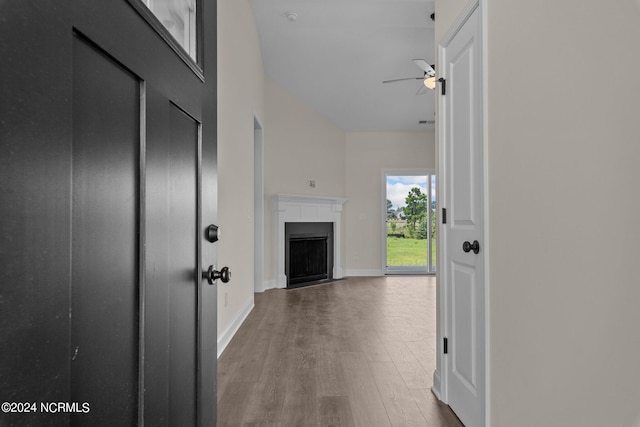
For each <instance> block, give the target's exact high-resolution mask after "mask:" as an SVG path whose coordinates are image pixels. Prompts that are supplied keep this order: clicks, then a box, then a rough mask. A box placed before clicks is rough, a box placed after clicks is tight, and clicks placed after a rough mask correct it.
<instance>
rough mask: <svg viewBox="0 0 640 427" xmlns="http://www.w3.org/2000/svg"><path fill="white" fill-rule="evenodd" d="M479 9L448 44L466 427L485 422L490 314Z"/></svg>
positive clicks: (454, 258)
mask: <svg viewBox="0 0 640 427" xmlns="http://www.w3.org/2000/svg"><path fill="white" fill-rule="evenodd" d="M479 18H480V13H479V10H478V9H476V10H475V11H474V12H473V13H472V14H471V15H470V17H469V18H468V20H467V21H466V22H465V23H464V24H463V25H462V27H461V28H460V30H459V31H458V32H457V33H456V35H455V36H454V37H453V38H452V39H451V42H450V43H448V44H447V45H446V46H445V47H444V50H443V59H444V61H443V63H442V66H441V71H442V73H441V74H442V77H443V78H444V79H445V84H446V86H445V89H446V93H445V95H444V97H443V98H442V107H444V108H443V110H444V113H445V114H444V129H443V131H444V135H443V137H444V145H445V157H446V172H445V173H446V183H445V188H446V190H445V191H446V192H447V197H446V201H447V202H446V203H447V204H448V206H447V217H448V218H447V223H446V225H445V235H446V257H445V260H444V261H445V263H446V264H444V267H445V269H446V272H445V273H444V275H443V278H444V282H445V292H446V301H447V302H446V308H445V310H446V330H445V334H446V335H445V336H446V337H447V343H448V346H447V347H448V349H447V350H448V351H447V354H445V355H444V358H445V359H446V364H445V365H446V368H445V370H446V381H447V400H448V403H449V405H450V406H451V408H452V409H453V410H454V412H455V413H456V414H457V415H458V417H459V418H460V420H461V421H462V422H463V423H464V424H465V426H467V427H474V426H483V425H484V399H485V396H484V394H485V372H484V371H485V341H484V340H485V330H484V325H485V313H484V307H485V305H484V304H485V302H484V295H485V292H484V236H483V230H484V218H483V213H484V211H483V209H484V208H483V176H484V170H483V161H484V156H483V142H482V76H481V64H482V63H481V52H480V47H481V41H480V31H479V30H480V25H479V24H480V23H479Z"/></svg>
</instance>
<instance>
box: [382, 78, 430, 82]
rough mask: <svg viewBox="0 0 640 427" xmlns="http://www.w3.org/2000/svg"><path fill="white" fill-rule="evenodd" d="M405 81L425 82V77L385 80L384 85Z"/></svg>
mask: <svg viewBox="0 0 640 427" xmlns="http://www.w3.org/2000/svg"><path fill="white" fill-rule="evenodd" d="M403 80H424V77H405V78H404V79H393V80H385V81H383V82H382V83H393V82H401V81H403Z"/></svg>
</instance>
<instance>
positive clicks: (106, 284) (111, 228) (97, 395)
mask: <svg viewBox="0 0 640 427" xmlns="http://www.w3.org/2000/svg"><path fill="white" fill-rule="evenodd" d="M139 120H140V112H139V82H138V80H137V79H136V78H135V77H134V76H132V75H131V74H130V73H129V72H128V71H126V70H124V69H123V68H121V67H120V66H119V65H117V64H115V63H114V62H113V61H112V60H110V59H109V58H107V57H106V56H105V55H104V54H103V53H101V52H99V51H97V50H96V49H94V48H93V47H92V46H90V45H88V44H87V43H86V42H85V41H84V40H81V39H79V38H78V37H74V42H73V166H72V168H73V180H72V245H71V246H72V271H71V350H72V355H71V401H74V402H88V403H89V404H92V405H93V406H92V407H91V410H90V412H89V413H88V414H77V415H74V416H72V419H74V418H75V419H82V421H83V422H90V423H91V424H92V425H114V424H117V425H125V424H134V423H135V422H136V420H137V399H138V327H139V319H138V303H139V299H138V290H139V280H138V276H139V273H138V235H139V233H138V231H139V228H138V206H139V179H138V169H139V166H138V164H139V151H140V145H139V135H140V129H139ZM104 396H109V399H110V405H109V406H105V405H99V404H98V402H101V401H104Z"/></svg>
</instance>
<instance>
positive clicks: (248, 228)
mask: <svg viewBox="0 0 640 427" xmlns="http://www.w3.org/2000/svg"><path fill="white" fill-rule="evenodd" d="M263 76H264V72H263V66H262V57H261V54H260V47H259V44H258V37H257V33H256V28H255V24H254V22H253V15H252V13H251V9H250V7H249V4H248V2H247V1H246V0H218V210H219V224H218V225H219V226H220V230H221V239H220V241H219V242H218V243H216V245H218V249H219V250H218V254H219V255H218V266H219V267H222V266H228V267H229V269H230V270H231V272H232V277H231V281H230V282H229V283H227V284H223V283H220V282H218V339H219V342H220V340H221V339H222V341H226V340H227V339H229V338H230V335H231V334H232V333H233V332H234V328H236V327H237V326H238V324H237V321H238V320H239V316H242V315H243V314H245V313H246V312H247V309H248V308H249V307H250V306H252V304H253V117H254V113H255V114H257V116H258V117H259V118H260V119H261V120H263V118H264V77H263ZM205 197H206V195H205ZM205 261H206V260H205ZM205 263H206V262H205ZM225 294H227V298H226V300H227V301H228V304H227V306H225ZM234 322H236V323H234ZM219 350H220V349H219Z"/></svg>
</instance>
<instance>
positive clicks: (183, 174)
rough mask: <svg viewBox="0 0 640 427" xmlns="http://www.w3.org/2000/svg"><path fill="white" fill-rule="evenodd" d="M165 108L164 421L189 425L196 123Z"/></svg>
mask: <svg viewBox="0 0 640 427" xmlns="http://www.w3.org/2000/svg"><path fill="white" fill-rule="evenodd" d="M169 105H170V106H169V110H170V113H169V126H170V130H169V135H170V136H169V159H170V162H169V170H168V174H169V230H168V232H169V402H170V411H169V420H170V425H195V422H196V386H197V384H196V368H197V363H196V360H197V356H196V351H197V328H196V322H197V295H198V292H197V290H198V286H199V285H200V278H199V277H196V274H194V273H195V271H196V269H197V266H198V261H197V252H196V250H197V247H196V241H197V240H196V237H197V219H198V218H197V212H196V209H197V196H198V185H197V160H198V127H199V125H198V123H197V122H195V121H194V120H193V119H192V118H191V117H189V116H187V115H186V114H185V113H184V112H182V111H181V110H180V109H178V108H177V107H176V106H175V105H174V104H169Z"/></svg>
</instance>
